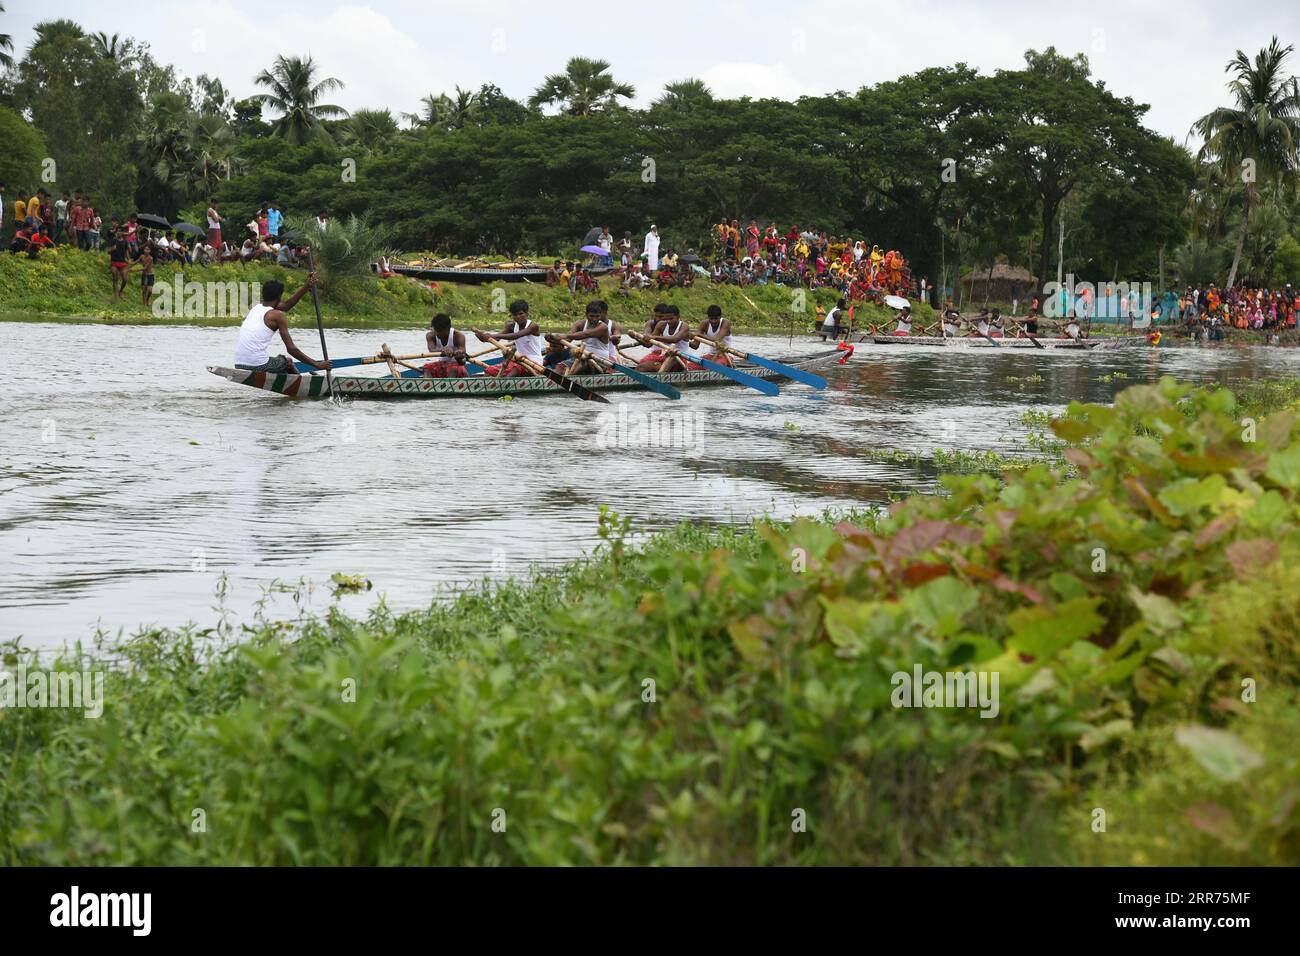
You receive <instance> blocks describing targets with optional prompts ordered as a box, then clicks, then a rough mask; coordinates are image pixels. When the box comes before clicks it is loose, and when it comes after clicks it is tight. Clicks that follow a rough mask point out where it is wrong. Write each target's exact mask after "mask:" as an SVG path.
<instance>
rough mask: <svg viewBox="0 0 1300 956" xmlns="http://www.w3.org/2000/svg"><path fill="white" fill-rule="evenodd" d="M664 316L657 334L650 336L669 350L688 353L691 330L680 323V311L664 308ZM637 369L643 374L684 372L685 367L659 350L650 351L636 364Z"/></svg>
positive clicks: (679, 360) (673, 306)
mask: <svg viewBox="0 0 1300 956" xmlns="http://www.w3.org/2000/svg"><path fill="white" fill-rule="evenodd" d="M664 314H665V316H666V318H665V319H664V321H663V322H661V323H660V325H659V334H658V335H654V336H651V338H653V339H654V340H655V341H656V342H662V343H663V344H664V345H667V346H669V347H670V348H678V349H682V350H683V351H688V352H689V351H690V338H691V330H690V326H688V325H687V324H686V323H685V322H683V321H682V316H681V309H679V308H677V306H675V305H669V306H665V310H664ZM636 367H637V368H639V369H640V370H641V371H643V372H684V371H686V366H685V365H683V364H682V360H681V359H680V358H679V357H678V356H676V355H670V354H668V353H667V352H665V351H664V350H663V349H661V348H654V349H651V350H650V352H649V353H648V354H647V355H646V356H645V357H644V358H642V359H641V361H639V362H637V366H636Z"/></svg>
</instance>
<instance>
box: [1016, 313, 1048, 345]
mask: <svg viewBox="0 0 1300 956" xmlns="http://www.w3.org/2000/svg"><path fill="white" fill-rule="evenodd" d="M1011 321H1012V322H1013V323H1015V324H1016V325H1017V326H1019V328H1020V330H1021V331H1022V332H1024V333H1025V338H1027V339H1029V341H1031V342H1033V343H1034V348H1038V349H1046V348H1047V346H1046V345H1044V344H1043V343H1042V342H1040V341H1038V339H1036V338H1034V337H1033V336H1032V335H1030V334H1029V330H1028V329H1026V328H1025V323H1023V322H1021V321H1020V320H1019V319H1015V318H1013V319H1011Z"/></svg>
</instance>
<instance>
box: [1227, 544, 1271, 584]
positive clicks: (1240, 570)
mask: <svg viewBox="0 0 1300 956" xmlns="http://www.w3.org/2000/svg"><path fill="white" fill-rule="evenodd" d="M1223 553H1224V555H1225V556H1226V557H1227V559H1228V563H1229V564H1231V565H1232V570H1233V571H1234V572H1235V573H1236V575H1237V577H1239V578H1244V577H1248V576H1249V575H1250V574H1252V573H1253V572H1254V571H1255V570H1256V569H1257V568H1261V567H1263V566H1264V565H1266V564H1272V563H1273V562H1274V561H1276V560H1277V542H1276V541H1272V540H1270V539H1268V538H1248V539H1246V540H1244V541H1234V542H1232V544H1230V545H1228V546H1227V548H1225V549H1224V552H1223Z"/></svg>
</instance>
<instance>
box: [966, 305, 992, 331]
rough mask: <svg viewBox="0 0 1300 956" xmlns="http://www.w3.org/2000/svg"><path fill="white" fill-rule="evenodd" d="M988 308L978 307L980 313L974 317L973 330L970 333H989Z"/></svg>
mask: <svg viewBox="0 0 1300 956" xmlns="http://www.w3.org/2000/svg"><path fill="white" fill-rule="evenodd" d="M989 328H990V326H989V310H988V309H980V314H979V315H978V316H977V317H976V319H975V331H973V332H971V333H970V334H971V335H974V336H981V335H988V334H989Z"/></svg>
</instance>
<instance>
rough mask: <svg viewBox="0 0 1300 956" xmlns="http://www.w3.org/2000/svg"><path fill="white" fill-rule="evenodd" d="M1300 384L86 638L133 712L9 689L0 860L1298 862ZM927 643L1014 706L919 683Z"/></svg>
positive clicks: (1068, 428) (1175, 401)
mask: <svg viewBox="0 0 1300 956" xmlns="http://www.w3.org/2000/svg"><path fill="white" fill-rule="evenodd" d="M1295 394H1297V392H1296V390H1295V389H1290V390H1286V391H1281V392H1275V393H1273V394H1271V395H1268V396H1265V395H1263V394H1262V393H1261V394H1259V395H1257V401H1258V404H1257V406H1256V408H1257V409H1258V414H1261V415H1262V414H1263V413H1264V411H1266V410H1271V414H1269V415H1268V417H1266V418H1263V419H1261V420H1259V421H1258V422H1256V425H1255V431H1254V433H1253V434H1252V433H1250V432H1248V431H1246V430H1245V429H1244V428H1243V425H1242V422H1241V417H1242V410H1241V408H1239V407H1237V405H1236V404H1235V402H1234V399H1233V396H1232V395H1231V394H1230V393H1228V392H1224V391H1216V392H1210V391H1198V392H1194V393H1188V392H1187V391H1186V390H1185V389H1183V388H1181V387H1178V386H1175V385H1174V384H1173V383H1171V382H1164V383H1162V384H1160V385H1158V386H1141V387H1136V388H1131V389H1129V390H1127V391H1126V392H1124V393H1122V394H1121V395H1120V396H1119V398H1118V399H1117V402H1116V404H1115V406H1113V407H1104V406H1074V407H1072V409H1071V412H1070V414H1069V416H1068V417H1067V418H1066V419H1064V420H1062V421H1058V422H1055V423H1053V425H1052V431H1053V432H1054V434H1055V437H1056V438H1057V439H1058V440H1060V441H1063V442H1066V443H1068V445H1069V447H1068V448H1067V449H1066V450H1065V451H1064V458H1065V459H1066V460H1067V461H1068V462H1069V463H1070V465H1071V467H1072V469H1073V471H1072V474H1069V475H1067V474H1063V473H1062V472H1061V471H1059V470H1054V469H1052V468H1051V467H1049V466H1048V465H1046V464H1035V465H1031V466H1030V467H1028V468H1025V469H1023V470H1017V471H1014V472H1009V473H1007V474H1006V475H1004V476H1001V477H992V476H988V475H973V476H966V477H955V478H949V479H946V480H945V485H946V494H945V495H943V496H935V497H929V496H917V497H914V498H911V499H909V500H908V501H907V502H905V503H900V504H899V505H897V506H896V507H895V508H894V509H892V510H891V512H890V514H888V515H887V516H880V517H873V516H869V515H850V516H845V517H844V518H843V520H840V521H838V522H836V521H833V520H831V521H800V522H797V523H795V524H793V525H776V524H769V523H759V524H756V525H754V526H752V527H749V528H743V529H736V530H725V529H724V530H721V531H705V530H702V529H700V528H698V527H689V526H687V527H681V528H679V529H677V530H676V531H674V532H672V533H670V534H667V535H663V536H660V537H657V538H655V539H652V540H651V541H650V542H649V544H648V545H646V546H645V547H644V549H642V550H640V551H637V552H633V551H631V550H630V549H628V548H627V547H626V546H625V545H624V537H625V533H626V530H627V523H626V522H624V521H622V520H620V519H616V518H614V517H612V516H609V515H606V516H604V518H603V519H602V523H601V528H600V542H601V550H600V552H599V553H598V555H597V556H596V557H595V558H594V559H592V560H590V561H586V562H582V563H578V564H575V565H573V566H571V567H569V568H567V569H565V570H563V571H561V572H558V573H554V574H551V575H548V576H545V577H542V578H540V579H539V580H537V581H536V582H534V583H532V584H530V585H527V586H525V585H506V586H503V587H500V588H495V589H494V588H484V589H481V590H476V591H473V592H471V593H468V594H465V595H463V596H461V597H460V598H459V599H458V600H456V601H455V602H454V603H452V604H450V605H449V606H445V607H435V608H433V609H430V610H428V611H424V612H419V613H411V614H403V615H397V616H394V615H390V614H388V613H386V612H385V611H383V610H382V609H380V610H378V611H376V612H375V613H374V614H373V615H372V617H371V618H370V619H369V620H366V621H356V620H350V619H347V618H345V617H343V616H341V615H338V614H330V615H328V616H326V617H325V618H324V619H320V620H309V621H305V622H298V623H295V624H293V625H292V626H283V625H277V624H275V623H272V622H265V621H257V622H247V627H248V629H249V630H248V631H247V632H246V633H241V634H240V635H239V636H240V637H241V639H242V640H243V643H240V644H234V643H230V642H227V640H226V639H225V638H226V637H228V636H230V635H227V634H226V631H224V630H219V631H217V632H208V633H196V632H193V631H185V632H166V631H158V632H150V633H146V634H143V635H141V636H139V637H138V638H136V639H135V640H134V641H133V642H131V643H130V644H129V645H127V646H126V648H125V649H124V650H120V651H117V652H114V654H115V657H116V658H117V662H116V663H113V664H111V665H110V664H107V663H104V662H103V658H102V654H103V653H104V652H102V651H90V652H88V653H87V654H86V655H84V656H78V655H76V654H69V655H68V656H67V657H66V659H65V660H64V661H63V662H62V664H61V666H62V667H63V668H65V669H69V670H71V669H75V670H81V669H86V668H95V667H107V668H110V672H109V674H108V679H107V688H106V704H105V709H104V714H103V716H102V717H101V718H99V719H84V718H83V717H82V716H81V715H80V713H79V712H72V711H69V710H56V709H24V710H14V711H8V712H5V711H0V781H2V782H0V861H3V862H4V863H6V864H38V863H49V864H65V863H76V864H133V863H161V864H177V863H199V864H235V863H277V864H279V863H283V864H293V863H304V864H323V863H340V864H359V863H377V864H427V863H439V864H460V863H478V864H554V863H601V864H607V863H711V864H728V863H759V864H808V863H846V864H895V863H933V864H1005V863H1011V864H1021V863H1024V864H1031V863H1080V862H1082V863H1119V864H1134V863H1137V864H1141V863H1163V864H1210V863H1215V864H1295V863H1297V862H1300V800H1297V791H1296V788H1295V781H1296V780H1297V779H1298V778H1300V755H1297V751H1296V749H1295V747H1294V741H1295V740H1296V739H1297V737H1298V736H1300V693H1298V691H1297V678H1298V677H1300V670H1298V669H1300V638H1298V637H1297V634H1298V633H1300V631H1298V630H1297V628H1296V626H1295V624H1296V621H1297V619H1300V595H1298V594H1297V592H1296V590H1295V588H1294V584H1293V578H1294V576H1293V574H1292V572H1291V570H1290V569H1291V568H1292V567H1293V566H1294V563H1295V560H1296V559H1297V558H1298V557H1300V417H1298V416H1297V415H1296V414H1295V412H1294V411H1291V410H1287V409H1282V410H1277V407H1278V405H1280V404H1281V405H1285V404H1287V403H1290V402H1291V401H1293V400H1294V396H1295ZM122 658H125V660H122ZM18 662H19V659H18V657H17V655H13V654H11V655H9V657H8V659H7V663H8V664H9V665H10V666H11V667H12V666H14V665H15V664H16V663H18ZM916 667H920V668H922V670H923V671H924V672H927V673H930V672H938V673H945V672H966V671H969V672H972V673H984V674H986V675H992V674H997V675H998V677H999V682H1000V683H999V688H1000V689H999V695H998V697H997V702H998V703H997V714H996V716H991V717H987V718H982V717H980V716H979V714H978V712H977V710H976V709H972V708H962V707H946V708H945V707H920V708H914V707H898V706H896V704H897V703H898V700H897V699H896V697H895V684H896V675H898V674H911V673H912V672H913V669H914V668H916Z"/></svg>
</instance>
